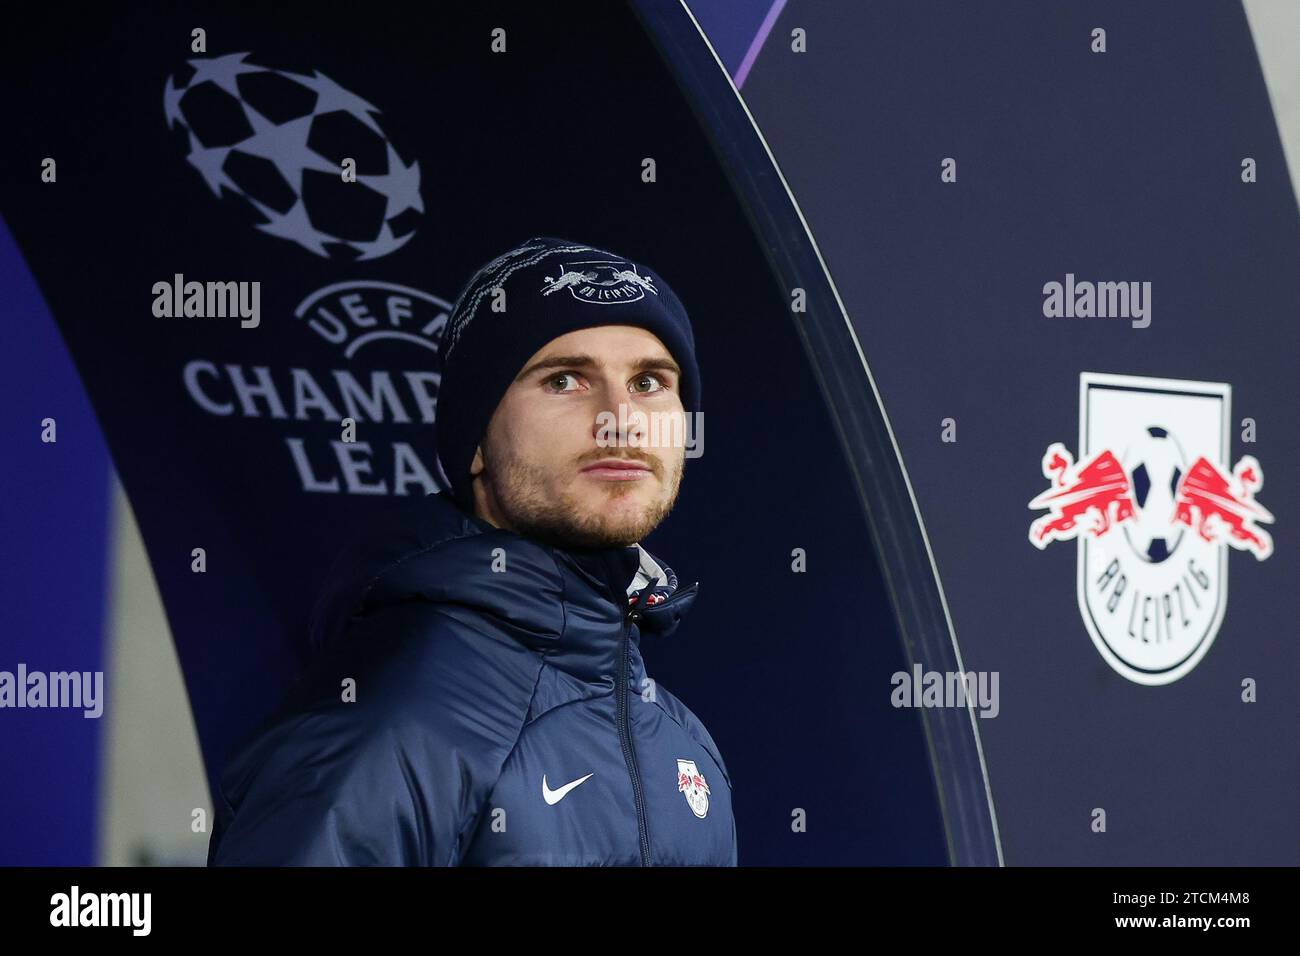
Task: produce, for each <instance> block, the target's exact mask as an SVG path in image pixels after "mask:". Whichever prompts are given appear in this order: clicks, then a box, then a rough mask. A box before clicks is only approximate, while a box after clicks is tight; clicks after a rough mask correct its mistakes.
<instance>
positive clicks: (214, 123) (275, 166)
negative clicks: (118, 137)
mask: <svg viewBox="0 0 1300 956" xmlns="http://www.w3.org/2000/svg"><path fill="white" fill-rule="evenodd" d="M248 56H249V54H248V53H231V54H228V55H225V56H217V57H211V58H209V59H195V60H190V61H189V63H190V66H192V67H193V69H194V74H193V76H191V77H190V78H189V80H188V81H187V82H183V83H178V82H177V80H176V78H175V77H168V79H167V83H166V86H165V88H164V90H163V111H164V113H165V115H166V117H167V125H168V128H170V129H173V130H184V132H185V138H186V140H187V142H188V146H189V153H188V154H187V156H186V159H188V160H189V163H190V165H192V166H193V167H194V168H195V169H197V170H198V171H199V173H200V174H201V175H202V176H203V179H204V181H205V182H206V183H207V185H208V188H209V189H211V190H212V192H213V193H214V194H215V195H217V196H219V197H220V196H225V197H226V198H227V199H229V200H232V201H236V202H241V203H244V204H246V205H247V207H249V208H250V210H251V214H252V218H253V220H254V224H255V225H256V226H257V228H258V229H260V230H262V231H263V232H265V233H268V234H270V235H273V236H279V237H280V238H282V239H288V240H290V241H291V242H295V243H297V244H298V245H300V246H302V247H303V248H304V249H308V250H310V251H311V252H314V253H316V254H317V255H319V256H324V257H326V258H338V259H376V258H378V257H380V256H384V255H387V254H388V253H390V252H393V251H395V250H397V249H399V248H401V247H402V246H403V245H405V244H406V242H408V241H409V240H410V238H411V236H412V235H414V234H415V227H416V222H417V220H418V219H419V216H420V215H421V214H422V213H423V212H424V203H423V200H422V199H421V198H420V168H419V163H418V162H412V163H411V164H410V165H407V164H406V163H404V162H403V161H402V159H401V158H400V157H399V156H398V154H397V151H396V150H395V149H394V148H393V145H392V143H391V142H390V141H389V138H388V136H387V135H386V134H385V133H384V130H383V128H382V127H381V126H380V125H379V122H378V120H377V119H376V118H375V114H377V113H378V112H379V110H378V109H377V108H376V107H374V106H372V105H371V104H370V103H367V102H366V101H365V100H363V99H361V97H359V96H357V95H356V94H354V93H350V92H348V91H347V90H345V89H343V88H342V87H340V86H339V85H338V84H336V83H335V82H334V81H333V80H331V79H329V78H328V77H326V76H323V75H322V74H321V73H319V72H316V71H313V73H312V75H310V76H307V75H304V74H298V73H290V72H288V71H286V70H277V69H272V68H269V67H263V66H257V65H255V64H252V63H247V62H245V60H246V59H247V57H248ZM345 158H350V159H353V160H355V161H356V182H345V181H344V179H343V175H342V173H343V166H342V163H343V161H344V159H345Z"/></svg>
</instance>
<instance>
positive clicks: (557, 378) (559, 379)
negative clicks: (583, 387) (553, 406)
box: [546, 372, 578, 392]
mask: <svg viewBox="0 0 1300 956" xmlns="http://www.w3.org/2000/svg"><path fill="white" fill-rule="evenodd" d="M566 381H569V382H572V383H573V387H572V388H565V387H564V383H565V382H566ZM577 383H578V377H577V376H576V375H574V374H573V373H572V372H560V373H558V374H556V375H552V376H551V377H550V378H548V379H547V380H546V384H547V385H550V386H551V389H552V391H556V392H572V391H576V390H577ZM557 385H558V387H556V386H557Z"/></svg>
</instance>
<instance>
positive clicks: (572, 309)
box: [433, 236, 700, 514]
mask: <svg viewBox="0 0 1300 956" xmlns="http://www.w3.org/2000/svg"><path fill="white" fill-rule="evenodd" d="M498 288H499V289H502V290H504V292H505V297H504V302H505V309H504V311H493V302H494V301H495V297H496V293H495V291H494V290H496V289H498ZM598 325H634V326H639V327H641V328H643V329H647V330H649V331H650V332H653V333H654V334H655V335H657V336H658V337H659V339H660V341H662V342H663V343H664V346H665V347H666V348H667V349H668V351H669V353H670V354H671V355H672V357H673V358H674V359H675V360H676V362H677V364H678V365H680V366H681V369H682V374H681V382H680V395H681V400H682V407H683V409H684V410H685V411H686V412H687V413H688V414H690V413H692V412H698V411H699V410H700V372H699V367H698V366H697V365H696V361H695V337H694V335H693V333H692V331H691V322H690V319H689V318H688V317H687V315H686V310H685V309H684V308H683V307H682V304H681V302H680V301H679V300H678V298H677V296H676V294H675V293H674V292H673V290H672V289H671V288H669V286H668V283H667V282H665V281H664V279H663V277H662V276H660V275H659V274H658V273H657V272H655V271H654V270H652V269H650V268H648V267H647V266H645V265H644V264H642V263H638V262H633V261H632V260H631V259H628V258H626V257H624V256H619V255H615V254H614V253H611V252H608V251H606V250H603V249H597V248H594V247H592V246H588V245H584V244H583V243H580V242H571V241H569V240H567V239H557V238H554V237H551V236H539V237H536V238H533V239H529V240H527V241H526V242H523V243H521V244H519V245H518V246H516V247H515V248H513V249H511V250H509V251H508V252H504V253H502V254H501V255H499V256H497V257H496V258H495V259H493V260H492V261H491V262H489V263H487V264H486V265H484V266H482V267H481V268H480V269H479V270H478V271H477V272H476V273H475V274H474V275H473V277H472V278H471V279H470V280H469V282H468V283H467V284H466V286H465V288H464V289H462V290H461V293H460V295H459V296H458V297H457V299H456V304H455V305H454V306H453V307H452V312H451V316H450V317H449V318H448V320H447V327H446V329H445V330H444V332H443V336H442V345H441V348H440V349H439V354H438V359H439V364H440V369H441V382H440V384H439V388H438V401H437V409H436V414H435V418H434V426H433V427H434V441H435V442H436V445H437V449H438V458H439V460H440V464H441V466H442V470H443V473H444V474H445V475H446V477H447V480H448V482H449V483H450V485H451V491H452V496H453V497H454V498H455V500H456V502H457V503H458V504H459V505H460V506H461V508H462V509H464V510H465V511H466V512H468V513H470V514H472V513H473V511H474V496H473V493H472V483H471V481H470V474H469V469H470V465H471V464H472V463H473V461H474V451H475V449H476V448H477V447H478V445H479V443H480V442H481V441H482V439H483V435H484V433H485V432H486V431H487V426H488V422H489V421H490V420H491V418H492V414H493V412H495V411H496V408H497V405H498V404H499V403H500V401H501V396H502V395H504V394H505V392H506V389H507V388H509V387H510V384H511V382H513V381H514V379H515V376H517V375H518V374H519V372H520V371H521V370H522V369H523V367H524V363H525V362H527V361H528V360H529V359H530V358H532V356H533V355H534V354H536V352H537V350H538V349H540V348H541V347H542V346H544V345H545V344H546V343H547V342H550V341H551V340H552V339H554V338H558V337H559V336H561V335H564V334H566V333H568V332H574V331H576V330H578V329H586V328H591V327H593V326H598Z"/></svg>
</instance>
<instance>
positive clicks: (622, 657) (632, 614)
mask: <svg viewBox="0 0 1300 956" xmlns="http://www.w3.org/2000/svg"><path fill="white" fill-rule="evenodd" d="M640 617H641V615H640V614H639V613H638V612H636V611H631V610H629V611H627V612H626V613H625V614H624V620H625V621H626V623H627V626H626V627H625V628H624V629H623V642H622V644H621V646H620V648H619V667H618V681H617V685H616V687H617V693H618V704H617V705H616V709H615V715H616V716H615V720H616V722H617V723H618V731H619V737H620V739H621V741H622V744H623V759H624V760H625V761H626V762H627V771H628V773H629V774H630V775H631V777H632V797H633V799H634V800H635V801H636V828H637V834H638V835H639V837H640V839H641V865H642V866H649V865H650V834H649V832H648V829H647V827H646V819H645V794H644V793H643V792H642V790H641V774H640V772H639V771H638V770H637V765H636V753H635V752H634V751H633V750H632V732H631V728H630V727H629V726H628V719H627V669H628V663H629V660H628V644H629V642H630V641H631V635H632V624H633V622H634V621H637V620H640Z"/></svg>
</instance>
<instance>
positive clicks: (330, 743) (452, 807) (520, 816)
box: [208, 495, 736, 866]
mask: <svg viewBox="0 0 1300 956" xmlns="http://www.w3.org/2000/svg"><path fill="white" fill-rule="evenodd" d="M697 589H698V584H696V585H691V586H690V587H688V588H682V589H679V588H678V587H677V580H676V576H675V575H674V574H673V573H672V570H671V569H670V568H667V567H666V566H665V565H663V564H661V563H660V562H658V561H656V560H655V559H654V558H653V557H651V555H650V554H649V553H648V552H647V551H645V550H644V549H643V548H642V547H641V546H640V545H636V546H633V547H629V548H612V549H608V550H602V551H570V550H564V549H558V548H552V547H548V546H546V545H543V544H540V543H538V542H536V541H533V540H530V539H528V538H524V537H522V536H520V535H518V534H514V533H512V532H508V531H503V530H499V529H496V528H493V527H492V526H491V525H489V524H487V523H485V522H482V521H480V520H478V519H476V518H474V517H473V516H470V515H467V514H465V513H464V512H463V511H461V510H460V509H459V508H458V507H457V506H456V505H455V504H454V502H452V501H451V500H450V499H449V498H448V497H446V496H443V495H430V496H428V497H425V498H418V499H412V500H410V501H409V502H407V503H405V504H403V505H401V506H399V507H398V508H397V509H395V510H393V511H391V512H390V514H389V517H388V519H387V520H386V521H385V522H384V523H383V525H382V527H380V528H377V529H375V532H374V534H373V535H372V536H370V537H369V539H368V540H367V541H366V542H365V543H362V544H361V545H359V546H358V547H356V548H353V549H350V551H349V552H348V554H346V555H344V556H342V557H341V558H340V559H339V560H338V561H337V562H336V563H335V566H334V568H333V570H332V571H331V573H330V577H329V580H328V583H327V584H326V587H325V589H324V590H323V592H322V597H321V599H320V601H319V602H318V604H317V606H316V609H315V612H314V615H313V625H312V638H313V642H314V644H315V645H316V647H317V650H318V655H317V657H316V658H315V660H314V663H313V665H312V666H311V668H310V669H309V671H308V673H307V675H306V676H305V677H304V678H303V679H302V680H301V681H299V682H298V684H297V685H295V687H294V688H293V689H292V691H291V692H290V693H289V695H288V696H287V698H286V700H285V702H284V704H283V706H282V707H281V709H280V710H279V711H278V712H277V713H276V714H275V715H273V716H272V717H271V718H270V719H268V720H267V721H266V722H264V723H263V725H262V726H261V727H260V728H259V729H258V730H257V731H255V732H254V733H253V734H251V735H250V736H249V737H248V738H246V739H245V741H244V742H243V743H242V744H241V746H240V747H239V748H238V750H237V752H236V753H235V754H234V755H233V756H232V758H231V760H230V761H229V762H228V764H227V766H226V768H225V770H224V772H223V773H222V775H221V779H220V786H219V794H218V801H217V810H216V820H215V822H214V826H213V833H212V839H211V842H210V845H209V851H208V862H209V864H210V865H228V864H234V865H267V866H277V865H425V866H443V865H558V866H582V865H627V866H649V865H720V866H734V865H735V864H736V830H735V822H734V819H733V817H732V810H731V781H730V778H729V777H728V774H727V769H726V765H725V764H724V763H723V760H722V756H721V754H720V753H719V752H718V748H717V745H716V744H715V743H714V742H713V739H712V738H711V737H710V736H709V733H708V731H707V730H705V728H704V725H703V724H701V723H700V721H699V720H698V719H697V718H696V717H695V715H694V714H693V713H691V711H690V710H688V709H687V708H686V706H685V705H684V704H683V703H682V702H681V701H680V700H678V699H677V698H676V697H674V696H673V695H672V694H671V693H669V692H668V690H667V689H666V688H664V687H663V686H662V685H660V684H658V683H657V682H655V681H653V680H652V679H650V678H649V677H648V675H647V674H646V670H645V665H644V662H643V661H642V658H641V651H640V638H641V635H642V634H643V633H652V634H657V635H660V636H664V635H667V634H669V633H671V632H672V631H673V630H674V629H676V627H677V625H678V623H679V622H680V620H681V618H682V616H683V615H684V614H685V613H686V611H687V610H688V609H689V608H690V606H691V604H692V602H693V601H694V600H695V596H696V593H697ZM349 679H350V680H349ZM351 689H354V696H355V700H354V701H353V700H350V699H345V698H348V697H350V696H353V695H352V694H351V693H350V690H351Z"/></svg>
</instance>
